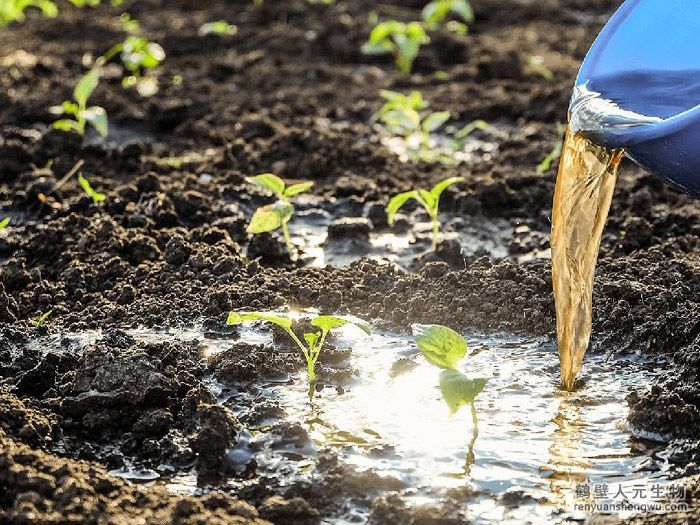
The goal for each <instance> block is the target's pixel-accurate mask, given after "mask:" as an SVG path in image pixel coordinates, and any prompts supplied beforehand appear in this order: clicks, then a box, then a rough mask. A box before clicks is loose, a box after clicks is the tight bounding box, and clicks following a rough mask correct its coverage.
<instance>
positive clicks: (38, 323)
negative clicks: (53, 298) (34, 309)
mask: <svg viewBox="0 0 700 525" xmlns="http://www.w3.org/2000/svg"><path fill="white" fill-rule="evenodd" d="M52 312H53V310H49V311H48V312H44V313H43V314H41V315H40V316H39V317H38V318H37V319H36V320H35V321H32V324H33V325H34V326H36V327H37V328H39V327H41V326H43V325H44V323H45V322H46V320H47V319H48V318H49V316H50V315H51V313H52Z"/></svg>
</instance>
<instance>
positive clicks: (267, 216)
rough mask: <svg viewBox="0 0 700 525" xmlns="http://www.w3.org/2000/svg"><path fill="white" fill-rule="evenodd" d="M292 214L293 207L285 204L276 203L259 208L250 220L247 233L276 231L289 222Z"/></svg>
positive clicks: (281, 202)
mask: <svg viewBox="0 0 700 525" xmlns="http://www.w3.org/2000/svg"><path fill="white" fill-rule="evenodd" d="M293 213H294V206H292V205H291V204H289V203H287V202H283V201H277V202H275V203H274V204H268V205H266V206H261V207H260V208H258V209H257V210H255V213H254V214H253V217H252V218H251V219H250V224H248V228H247V231H248V233H265V232H271V231H274V230H276V229H277V228H279V227H281V226H282V224H284V223H285V222H287V221H289V219H291V218H292V214H293Z"/></svg>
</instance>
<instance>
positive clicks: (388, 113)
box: [373, 90, 457, 164]
mask: <svg viewBox="0 0 700 525" xmlns="http://www.w3.org/2000/svg"><path fill="white" fill-rule="evenodd" d="M379 94H380V95H381V96H382V97H383V98H384V99H385V100H386V102H385V103H384V105H383V106H382V107H381V108H380V110H379V111H378V112H377V113H376V114H375V115H374V116H373V118H374V119H376V120H378V121H380V122H381V123H382V124H383V125H384V126H385V127H386V128H387V130H389V131H390V132H391V133H393V134H395V135H398V136H401V137H403V139H404V145H405V149H406V152H407V153H408V154H409V155H411V156H412V157H414V158H416V159H418V160H423V161H426V162H435V161H439V162H443V163H445V164H453V163H455V162H456V160H455V157H454V152H455V151H456V148H452V149H449V148H445V147H438V148H436V147H435V144H434V143H433V141H431V137H430V134H431V133H433V132H435V131H437V130H438V129H440V128H441V127H442V126H443V125H444V124H445V123H446V122H447V121H448V120H449V119H450V112H449V111H433V112H427V111H425V109H426V108H427V107H428V105H429V104H428V102H427V101H426V100H425V99H424V98H423V95H422V94H421V93H420V91H412V92H411V93H409V94H407V95H405V94H403V93H396V92H394V91H386V90H382V91H380V93H379ZM454 144H455V145H456V144H457V142H455V143H454Z"/></svg>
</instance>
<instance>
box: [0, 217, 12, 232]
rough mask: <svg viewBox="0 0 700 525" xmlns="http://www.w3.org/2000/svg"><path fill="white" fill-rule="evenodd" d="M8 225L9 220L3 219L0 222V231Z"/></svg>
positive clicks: (7, 218)
mask: <svg viewBox="0 0 700 525" xmlns="http://www.w3.org/2000/svg"><path fill="white" fill-rule="evenodd" d="M9 225H10V218H9V217H5V218H4V219H3V220H1V221H0V230H4V229H5V228H7V227H8V226H9Z"/></svg>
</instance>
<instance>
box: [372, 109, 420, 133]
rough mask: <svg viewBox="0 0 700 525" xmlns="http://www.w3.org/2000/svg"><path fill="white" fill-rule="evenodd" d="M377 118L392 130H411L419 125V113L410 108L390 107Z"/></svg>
mask: <svg viewBox="0 0 700 525" xmlns="http://www.w3.org/2000/svg"><path fill="white" fill-rule="evenodd" d="M379 118H380V120H381V121H382V122H384V124H386V126H387V127H388V128H389V129H390V130H391V131H393V132H397V131H401V132H412V131H415V130H417V129H418V128H419V127H420V115H419V114H418V112H417V111H416V110H414V109H411V108H399V109H392V110H391V111H387V112H386V113H383V114H381V115H380V117H379Z"/></svg>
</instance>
